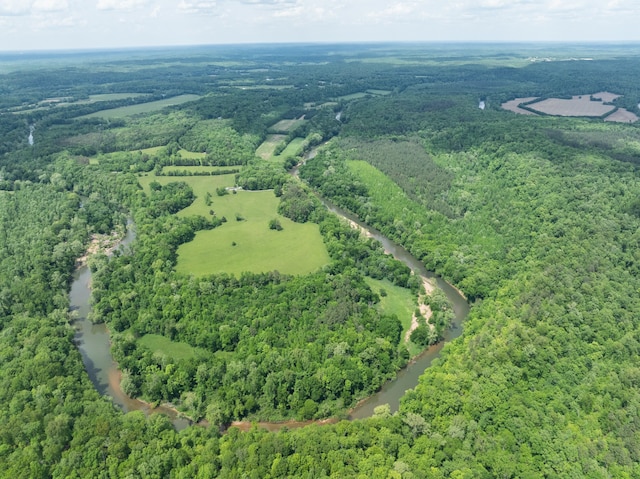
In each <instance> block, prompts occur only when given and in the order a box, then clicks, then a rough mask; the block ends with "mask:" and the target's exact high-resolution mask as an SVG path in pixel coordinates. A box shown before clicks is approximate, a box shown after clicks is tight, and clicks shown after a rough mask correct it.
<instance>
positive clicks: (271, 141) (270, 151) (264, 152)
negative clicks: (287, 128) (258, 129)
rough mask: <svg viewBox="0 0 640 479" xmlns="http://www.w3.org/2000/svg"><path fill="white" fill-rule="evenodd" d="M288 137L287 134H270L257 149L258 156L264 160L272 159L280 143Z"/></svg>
mask: <svg viewBox="0 0 640 479" xmlns="http://www.w3.org/2000/svg"><path fill="white" fill-rule="evenodd" d="M286 139H287V137H286V135H278V134H276V135H268V136H267V138H266V139H265V140H264V141H263V142H262V144H261V145H260V146H259V147H258V149H257V150H256V156H257V157H259V158H262V159H263V160H270V159H271V158H273V157H274V156H275V155H274V153H275V150H276V147H277V146H278V144H279V143H280V142H281V141H284V140H286Z"/></svg>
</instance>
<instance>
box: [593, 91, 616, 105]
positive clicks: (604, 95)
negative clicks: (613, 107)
mask: <svg viewBox="0 0 640 479" xmlns="http://www.w3.org/2000/svg"><path fill="white" fill-rule="evenodd" d="M591 96H592V97H593V98H597V99H599V100H602V101H603V102H605V103H611V102H612V101H613V100H615V99H617V98H620V95H616V94H615V93H610V92H608V91H601V92H598V93H594V94H593V95H591Z"/></svg>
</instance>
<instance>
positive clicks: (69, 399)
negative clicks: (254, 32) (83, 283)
mask: <svg viewBox="0 0 640 479" xmlns="http://www.w3.org/2000/svg"><path fill="white" fill-rule="evenodd" d="M541 48H543V47H540V46H536V47H533V46H528V45H476V46H469V48H461V47H460V46H459V45H458V46H456V45H429V44H423V45H420V44H415V45H413V44H407V45H384V46H381V45H313V46H301V45H280V46H270V47H267V46H262V47H258V46H225V47H222V46H220V47H205V46H202V47H193V48H178V49H173V50H172V49H166V50H163V51H159V50H153V51H141V52H137V54H136V58H132V57H130V56H128V55H130V54H129V53H127V52H113V53H112V54H110V55H107V54H106V53H104V52H103V53H100V52H87V53H85V54H75V55H65V54H62V53H61V54H53V53H52V54H50V56H48V55H44V54H43V55H42V56H39V55H34V56H29V55H26V56H25V57H23V58H16V57H13V56H11V55H7V56H2V57H0V64H3V67H4V68H3V69H2V70H1V71H2V73H1V74H0V365H1V367H0V384H1V387H0V470H2V471H3V472H2V474H1V475H2V476H3V477H12V478H63V477H64V478H120V477H128V478H147V477H148V478H165V477H172V478H193V477H198V478H209V477H226V478H240V477H251V478H253V477H255V478H267V477H271V478H276V477H318V478H321V477H336V478H337V477H340V478H343V477H375V478H378V477H379V478H406V479H410V478H444V477H454V478H492V477H499V478H537V477H558V478H560V477H567V478H569V477H571V478H576V477H588V478H610V477H622V478H624V477H628V478H632V477H640V419H639V417H640V416H639V414H638V409H639V408H640V360H639V358H640V324H639V322H638V311H640V300H639V299H638V298H639V296H638V293H639V292H640V279H639V278H640V244H639V243H640V181H639V178H640V177H639V168H640V143H639V141H638V139H639V138H640V133H639V131H638V124H635V123H619V124H618V123H612V122H606V123H605V122H603V121H602V119H600V118H580V117H552V116H545V115H540V116H535V115H528V116H524V115H516V114H514V113H512V112H510V111H506V110H503V109H502V108H501V104H502V103H503V102H505V101H508V100H512V99H514V98H524V97H534V96H535V97H542V98H551V97H557V98H566V97H570V96H572V95H588V94H591V93H595V92H601V91H608V92H611V93H615V94H618V95H621V96H620V98H618V99H616V100H614V102H613V104H614V106H616V107H619V108H623V107H624V108H626V109H628V110H630V111H634V112H635V113H636V114H638V113H640V112H639V110H638V107H639V103H640V89H639V88H638V86H637V78H638V74H639V73H640V57H639V56H638V54H637V51H636V49H634V48H633V47H632V46H624V45H609V46H606V45H605V46H596V45H594V46H586V45H580V46H576V45H550V46H545V47H544V48H548V49H549V51H552V52H553V56H554V58H563V57H566V58H575V57H580V56H585V55H586V53H585V52H588V53H589V56H590V57H591V58H593V60H591V61H588V62H587V61H550V62H539V63H538V62H530V61H529V58H530V57H531V56H533V55H534V52H535V55H536V56H539V55H540V49H541ZM589 49H591V50H589ZM578 53H579V54H578ZM141 58H143V59H144V60H141ZM181 95H193V96H192V97H188V98H189V99H190V101H185V102H184V103H180V104H176V105H173V106H169V107H165V108H162V109H160V108H158V109H153V111H152V109H147V108H145V105H147V106H148V104H150V103H152V102H155V101H157V100H160V99H163V98H171V97H178V96H181ZM191 99H192V100H191ZM480 101H482V102H484V105H485V106H486V107H485V108H484V109H481V108H479V102H480ZM124 107H126V108H124ZM129 107H136V108H137V107H140V109H139V110H135V109H131V108H129ZM136 111H138V113H135V112H136ZM132 112H133V113H132ZM91 114H97V115H92V116H90V117H87V116H86V115H91ZM276 125H278V126H276ZM261 145H267V147H261ZM269 145H270V146H269ZM289 145H291V148H288V146H289ZM269 148H271V150H269ZM257 151H267V153H266V154H264V155H261V154H258V153H257ZM269 151H273V154H271V153H269ZM283 152H293V153H286V154H283ZM281 154H282V155H281ZM294 167H295V168H294ZM292 168H293V169H292ZM258 194H268V195H269V197H270V198H272V199H273V198H275V199H274V201H275V202H276V204H277V207H276V206H273V211H269V213H268V216H265V217H264V218H260V219H259V221H258V220H257V219H256V217H255V216H253V215H254V210H252V209H250V208H249V207H248V206H246V205H248V204H249V199H250V198H252V197H251V196H250V195H258ZM327 201H328V202H330V203H332V204H335V205H337V206H338V207H340V208H342V209H344V210H347V211H348V212H351V213H352V214H354V215H356V216H357V217H358V218H359V219H360V220H361V221H362V222H364V223H366V224H367V225H370V226H371V227H372V228H375V229H376V230H378V231H380V232H381V234H383V235H384V236H386V237H388V238H390V239H391V240H393V241H394V242H396V243H397V244H399V245H402V246H403V247H404V248H406V250H408V251H409V252H410V253H411V255H413V256H414V257H415V258H417V259H418V260H419V261H420V263H421V264H423V265H424V266H425V267H426V268H427V269H428V270H429V271H432V272H434V273H435V274H437V275H438V276H440V277H441V278H444V279H445V280H446V281H447V282H449V283H450V284H452V285H453V286H455V287H456V288H458V289H459V290H460V291H461V293H463V294H464V295H465V297H466V298H467V300H468V302H469V305H470V313H469V315H468V317H467V318H466V320H465V321H464V324H463V326H462V334H461V335H459V337H457V338H456V339H454V340H452V341H447V342H446V344H444V346H443V345H442V343H440V344H439V345H438V346H437V347H438V348H439V347H442V350H441V352H440V353H439V357H438V358H437V359H436V360H434V361H433V363H432V364H431V366H430V367H428V368H427V369H425V370H424V372H423V373H422V375H421V377H420V380H419V382H418V384H417V385H415V387H413V388H412V389H410V390H408V391H406V393H405V394H404V395H403V396H402V398H401V400H400V407H399V410H398V411H395V410H392V409H391V408H390V407H389V406H388V405H382V406H379V407H377V408H376V409H375V412H374V413H373V415H372V416H371V417H369V418H365V419H352V418H351V417H350V411H352V410H353V408H354V407H356V406H357V405H358V404H359V402H360V401H361V400H363V399H365V398H367V397H369V396H371V395H372V394H374V393H376V391H378V390H379V389H380V388H381V387H382V386H383V385H384V384H385V383H386V382H387V381H388V380H390V379H392V378H394V377H395V376H396V375H397V374H398V372H399V371H400V370H402V368H403V367H405V366H406V365H407V364H408V363H409V362H410V361H411V360H412V355H413V354H415V352H416V351H420V350H422V349H425V348H427V347H429V345H431V344H433V343H435V342H438V341H440V340H441V339H442V338H443V337H444V336H445V334H444V333H445V331H446V330H447V328H449V327H450V326H449V324H450V323H451V321H452V315H453V313H452V306H451V304H449V302H448V300H447V298H446V297H445V296H444V294H442V292H440V291H438V290H436V292H435V293H433V294H432V295H431V296H429V294H428V292H426V291H425V290H424V287H423V286H421V280H420V279H419V278H418V277H417V276H416V275H415V274H412V272H411V270H410V268H409V267H408V266H407V265H405V264H404V263H403V262H401V261H399V260H396V259H394V258H393V257H392V256H391V255H389V254H387V253H386V252H385V250H384V248H383V246H382V245H381V244H380V243H379V242H378V241H376V240H374V239H371V238H367V237H366V236H363V235H362V234H361V233H360V232H359V230H357V229H354V228H352V227H350V226H349V225H348V224H347V223H345V222H344V221H341V220H340V219H339V218H338V217H337V216H336V215H334V214H333V213H331V212H330V211H329V210H328V209H327V208H326V207H325V203H326V202H327ZM269 204H271V203H269ZM263 206H264V205H263ZM225 208H226V209H225ZM229 208H235V210H234V209H229ZM252 208H253V206H252ZM265 208H266V207H265ZM255 209H256V210H257V208H255ZM221 211H222V212H226V211H231V212H234V211H235V214H227V213H225V214H222V213H220V212H221ZM191 212H195V213H194V214H191ZM127 224H132V225H135V226H134V228H135V239H134V240H133V242H132V243H131V244H130V245H129V246H128V247H127V248H126V249H123V250H116V251H115V252H113V253H111V254H107V253H108V252H107V251H98V252H96V253H94V254H91V255H89V258H88V260H87V262H88V265H89V268H90V271H91V300H90V307H91V313H90V317H89V319H90V320H91V321H93V322H95V323H104V324H105V325H106V327H107V329H108V331H109V334H110V338H111V354H112V356H113V359H114V360H115V361H116V363H117V367H118V370H119V387H120V388H121V389H122V391H123V392H124V393H125V394H126V395H127V396H129V397H131V398H136V399H139V400H140V401H141V403H142V404H149V405H153V406H157V405H164V406H165V407H167V408H171V409H172V410H174V411H175V412H176V413H177V414H178V415H179V416H181V417H183V418H187V419H188V420H189V422H190V424H191V425H190V426H188V427H186V428H184V429H182V428H178V429H180V430H177V429H176V428H175V427H174V424H173V423H172V419H171V418H170V417H168V416H166V415H164V414H150V415H147V414H145V412H144V410H135V411H128V412H126V411H123V410H122V409H121V408H119V407H118V406H117V405H116V404H115V403H114V402H112V400H111V399H110V398H109V397H106V396H103V395H101V394H100V393H99V392H98V390H97V389H96V386H95V385H94V384H93V383H92V381H91V380H90V376H89V374H88V372H87V370H86V368H85V363H83V357H82V355H81V353H80V350H79V348H78V339H77V336H76V329H75V326H74V324H75V323H74V322H75V321H76V319H77V313H76V312H75V311H74V310H73V308H71V304H70V299H69V291H70V288H71V286H72V284H73V282H74V281H75V280H74V273H75V272H76V270H77V268H78V263H77V260H78V259H79V258H81V257H83V255H85V253H86V252H87V250H88V249H90V247H91V245H92V244H94V242H95V238H97V237H101V235H102V236H109V235H111V234H112V232H114V231H121V230H123V229H124V227H125V225H127ZM240 224H242V225H247V228H250V229H249V230H248V231H252V232H256V233H255V234H258V233H257V232H259V233H260V234H263V235H270V236H268V237H269V238H270V241H274V242H277V241H285V240H284V239H283V238H285V236H284V235H285V233H287V234H288V233H290V232H291V231H292V230H293V225H294V224H295V225H305V227H308V229H309V231H310V233H309V234H314V235H317V236H318V238H319V240H318V241H319V243H318V244H320V243H321V244H322V246H321V248H322V252H323V253H324V254H325V255H326V260H323V263H322V266H320V267H318V268H317V269H316V270H315V271H313V272H310V273H303V274H285V273H282V272H281V271H278V270H264V271H260V270H255V271H244V272H241V273H235V272H224V271H223V272H219V271H216V272H210V273H206V274H202V273H201V272H200V273H198V274H194V273H189V272H188V271H185V269H184V266H183V265H184V264H185V263H184V257H183V256H181V255H182V254H183V253H182V251H183V250H182V249H181V248H182V247H184V245H188V244H191V243H192V242H194V241H196V240H198V241H200V240H199V239H198V238H200V236H201V235H203V234H204V233H206V234H213V235H218V236H211V238H217V239H214V240H211V241H224V242H226V243H229V244H226V243H225V247H228V248H229V250H230V251H236V252H237V251H247V252H245V253H243V254H254V253H251V252H249V250H248V249H247V250H242V249H241V248H243V247H244V246H245V245H244V243H243V239H244V238H240V239H234V241H233V244H231V240H230V238H231V236H228V235H229V231H232V226H234V225H240ZM278 235H280V236H278ZM304 246H305V245H304V244H302V245H300V244H292V245H291V248H292V249H293V248H296V247H302V248H304ZM265 251H266V253H265V254H269V246H265ZM292 256H293V250H292ZM323 257H324V256H323ZM249 259H250V260H251V259H252V258H249ZM214 260H215V258H214ZM280 260H281V261H286V260H287V258H280ZM196 261H197V258H196ZM249 262H251V261H249ZM255 262H257V260H256V261H255ZM380 284H384V285H385V287H384V288H382V287H380V286H379V285H380ZM373 285H376V286H373ZM424 296H426V297H427V299H426V304H425V306H428V307H429V311H430V313H431V317H430V318H429V319H428V320H427V319H426V318H422V319H420V317H421V314H422V313H421V311H420V307H419V304H418V303H417V302H415V301H417V298H419V297H424ZM400 297H409V298H413V301H414V303H411V304H410V305H409V306H408V307H407V308H408V310H409V315H410V314H411V313H413V312H414V310H415V311H416V313H415V314H416V316H417V317H418V320H417V321H418V322H417V324H416V325H415V326H416V328H415V329H409V323H410V319H406V318H403V317H401V315H400V314H397V312H396V311H401V310H402V308H400V309H397V310H394V312H391V310H387V309H385V307H384V306H383V305H387V304H390V303H389V302H390V300H392V301H395V300H397V298H400ZM398 301H399V300H398ZM407 308H405V309H407ZM405 336H406V337H405ZM287 421H288V422H287ZM280 422H282V424H284V426H283V427H282V424H281V425H280V426H278V423H280ZM294 424H295V427H294ZM264 425H275V426H276V427H263V426H264ZM289 425H291V427H288V426H289ZM300 425H303V427H298V426H300ZM270 429H272V430H270Z"/></svg>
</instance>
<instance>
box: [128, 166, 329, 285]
mask: <svg viewBox="0 0 640 479" xmlns="http://www.w3.org/2000/svg"><path fill="white" fill-rule="evenodd" d="M154 180H155V181H158V182H159V183H160V184H163V185H164V184H168V183H171V182H174V181H184V182H186V183H188V184H189V185H190V186H191V188H193V191H194V193H195V195H196V199H195V201H194V202H193V204H191V205H190V206H188V207H187V208H185V209H183V210H182V211H180V212H178V213H177V214H178V215H179V216H191V215H202V216H205V217H210V211H211V210H213V211H214V212H215V214H216V216H218V217H223V216H224V217H225V218H226V219H227V222H226V223H224V224H222V225H221V226H220V227H218V228H216V229H213V230H210V231H200V232H198V233H196V237H195V239H194V240H193V241H191V242H190V243H186V244H183V245H181V246H180V247H179V248H178V265H177V270H178V271H179V272H182V273H185V274H194V275H196V276H202V275H205V274H211V273H229V274H235V275H239V274H241V273H242V272H244V271H250V272H254V273H260V272H267V271H273V270H278V271H279V272H280V273H284V274H306V273H311V272H313V271H315V270H317V269H318V268H320V267H322V266H324V265H325V264H328V263H329V254H328V253H327V250H326V248H325V246H324V243H323V241H322V237H321V235H320V231H319V229H318V225H316V224H314V223H304V224H300V223H295V222H293V221H291V220H290V219H288V218H285V217H283V216H281V215H279V214H277V208H278V202H279V199H278V198H276V197H275V195H274V194H273V191H271V190H267V191H238V193H237V194H228V195H224V196H217V194H216V188H219V187H230V186H233V185H234V181H235V175H220V176H183V177H177V176H172V177H168V176H164V177H163V176H160V177H156V176H153V175H148V176H140V177H139V178H138V181H139V182H140V184H141V185H142V186H143V188H144V190H145V191H146V192H149V191H150V188H149V184H150V183H151V182H152V181H154ZM207 192H209V193H211V195H212V203H211V205H210V206H207V204H206V203H205V199H204V198H205V195H206V194H207ZM237 217H239V218H241V221H237V219H236V218H237ZM276 218H277V219H278V221H279V222H280V224H281V225H282V227H283V229H282V231H275V230H272V229H269V221H271V220H272V219H276ZM234 242H235V243H236V244H235V245H233V243H234Z"/></svg>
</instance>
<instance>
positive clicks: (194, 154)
mask: <svg viewBox="0 0 640 479" xmlns="http://www.w3.org/2000/svg"><path fill="white" fill-rule="evenodd" d="M178 154H179V155H180V156H181V157H182V158H188V159H200V158H204V157H205V156H207V154H206V153H201V152H199V151H187V150H179V151H178Z"/></svg>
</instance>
